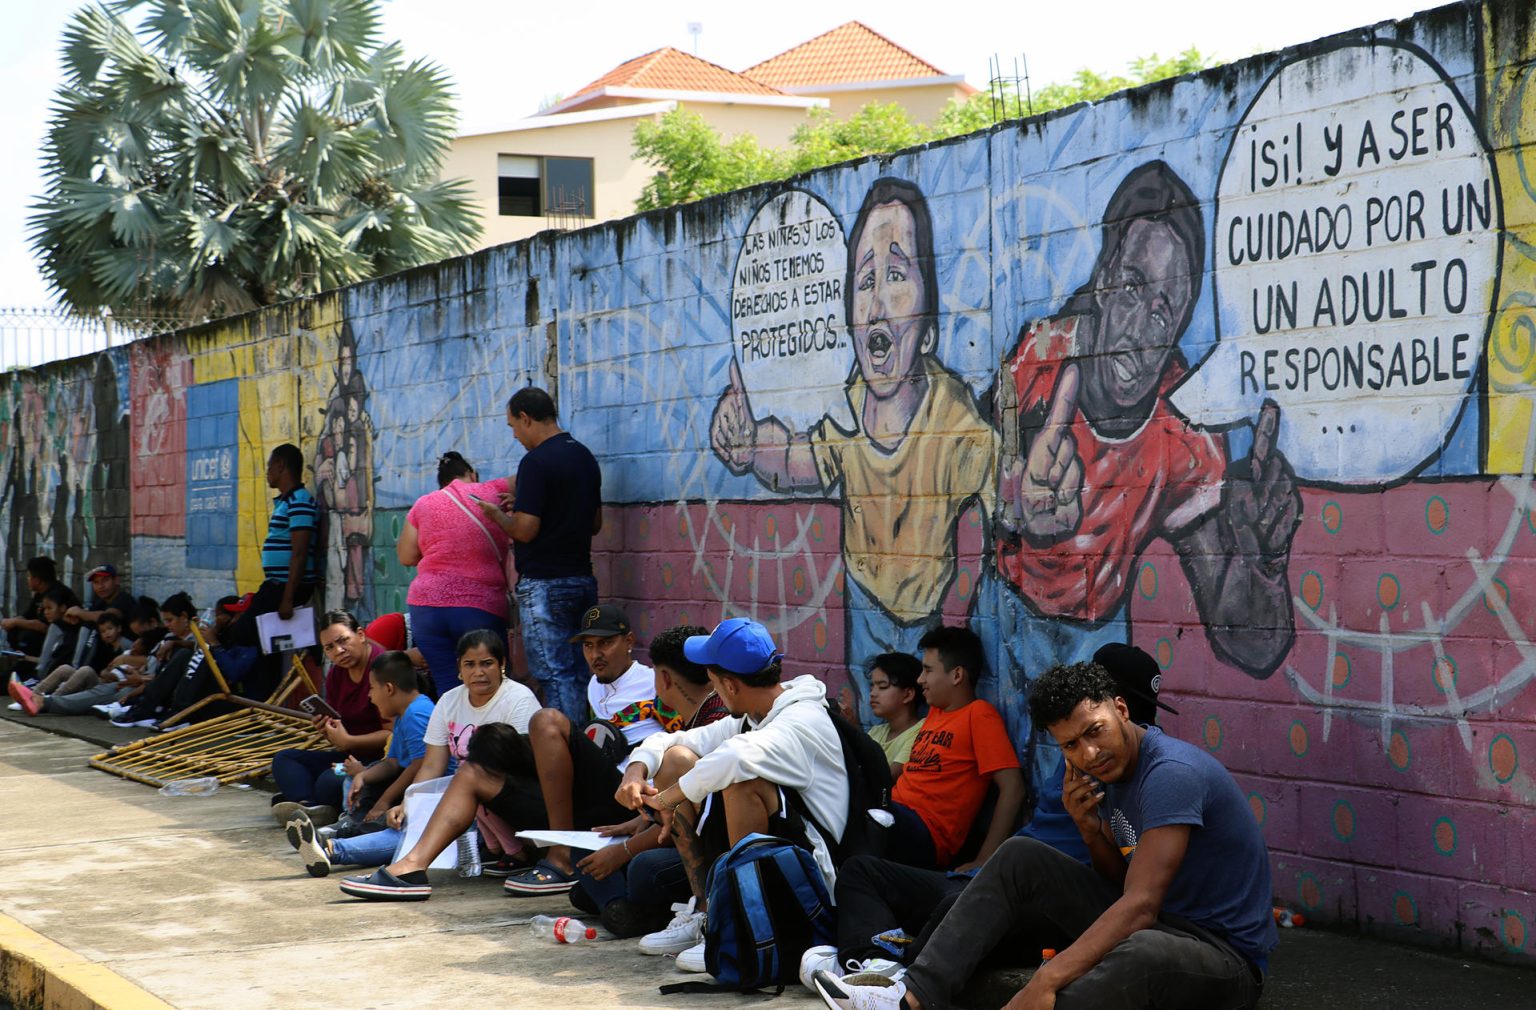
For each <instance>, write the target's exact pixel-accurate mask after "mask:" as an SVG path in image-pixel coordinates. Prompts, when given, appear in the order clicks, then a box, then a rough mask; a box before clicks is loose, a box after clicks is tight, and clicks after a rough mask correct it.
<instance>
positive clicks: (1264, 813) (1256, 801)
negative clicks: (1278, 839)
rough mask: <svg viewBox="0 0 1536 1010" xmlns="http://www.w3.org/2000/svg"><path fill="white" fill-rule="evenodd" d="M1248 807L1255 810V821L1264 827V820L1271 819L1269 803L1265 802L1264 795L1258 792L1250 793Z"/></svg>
mask: <svg viewBox="0 0 1536 1010" xmlns="http://www.w3.org/2000/svg"><path fill="white" fill-rule="evenodd" d="M1248 809H1249V810H1251V811H1253V821H1254V823H1255V824H1257V825H1258V826H1259V827H1261V828H1262V827H1263V826H1264V822H1265V821H1266V820H1268V819H1269V804H1268V803H1265V802H1264V797H1262V796H1260V795H1259V794H1258V793H1249V794H1248Z"/></svg>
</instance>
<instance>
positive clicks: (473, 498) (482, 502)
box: [464, 491, 495, 505]
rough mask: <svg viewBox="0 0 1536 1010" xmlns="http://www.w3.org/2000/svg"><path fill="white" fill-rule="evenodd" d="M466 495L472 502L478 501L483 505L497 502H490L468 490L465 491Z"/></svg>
mask: <svg viewBox="0 0 1536 1010" xmlns="http://www.w3.org/2000/svg"><path fill="white" fill-rule="evenodd" d="M464 497H466V498H468V499H469V500H470V501H472V502H478V503H480V504H481V505H494V504H495V502H488V501H486V500H485V499H484V498H482V497H480V496H479V495H477V494H471V493H470V492H468V491H465V492H464Z"/></svg>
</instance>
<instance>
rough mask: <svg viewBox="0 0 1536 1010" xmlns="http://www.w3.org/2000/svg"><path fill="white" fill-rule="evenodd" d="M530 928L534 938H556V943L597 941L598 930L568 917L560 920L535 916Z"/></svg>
mask: <svg viewBox="0 0 1536 1010" xmlns="http://www.w3.org/2000/svg"><path fill="white" fill-rule="evenodd" d="M528 928H529V929H531V930H532V931H533V935H534V936H537V937H554V940H555V942H556V943H582V942H583V941H586V940H596V939H597V930H595V929H593V928H592V927H591V926H588V925H587V924H586V923H584V922H582V921H581V920H580V919H573V918H571V917H570V916H568V915H562V916H560V917H558V918H556V917H555V916H553V915H535V916H534V917H533V918H532V919H530V920H528Z"/></svg>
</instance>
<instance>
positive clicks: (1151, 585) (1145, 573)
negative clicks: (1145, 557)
mask: <svg viewBox="0 0 1536 1010" xmlns="http://www.w3.org/2000/svg"><path fill="white" fill-rule="evenodd" d="M1136 591H1137V592H1138V593H1140V594H1141V596H1142V599H1146V600H1155V599H1157V568H1156V566H1154V565H1153V564H1152V562H1150V561H1145V562H1142V565H1141V571H1140V572H1138V573H1137V575H1136Z"/></svg>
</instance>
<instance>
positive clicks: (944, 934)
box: [815, 663, 1278, 1010]
mask: <svg viewBox="0 0 1536 1010" xmlns="http://www.w3.org/2000/svg"><path fill="white" fill-rule="evenodd" d="M1029 708H1030V716H1031V718H1032V719H1033V720H1034V724H1035V725H1036V726H1044V727H1045V728H1046V729H1047V730H1048V731H1049V732H1050V734H1051V735H1052V736H1053V737H1055V738H1056V742H1057V743H1058V744H1059V745H1060V746H1061V752H1062V755H1063V756H1064V757H1065V759H1066V775H1065V782H1064V785H1063V792H1062V799H1063V802H1064V804H1065V806H1066V808H1067V812H1068V813H1069V814H1071V816H1072V820H1073V823H1074V824H1076V826H1077V829H1078V831H1079V832H1080V833H1081V834H1082V837H1083V841H1084V843H1085V844H1086V845H1087V846H1088V851H1089V853H1090V855H1091V856H1092V859H1093V865H1092V867H1091V868H1090V867H1088V866H1084V865H1083V864H1082V863H1079V862H1077V861H1076V860H1074V859H1072V858H1071V857H1069V856H1065V855H1062V854H1061V853H1060V852H1058V851H1057V850H1055V849H1053V848H1051V847H1050V846H1048V845H1045V844H1044V843H1042V842H1038V841H1036V840H1034V839H1032V838H1018V837H1016V838H1013V839H1010V840H1009V841H1007V842H1004V843H1003V844H1002V846H1001V847H999V848H998V850H997V852H996V853H995V854H994V855H993V856H992V858H991V859H990V860H988V861H987V863H986V864H985V865H984V866H983V867H982V869H981V872H980V873H978V874H977V876H976V880H975V881H974V882H973V883H972V884H971V885H970V887H968V888H966V890H965V891H964V893H963V894H962V895H961V896H960V898H959V900H957V901H956V902H955V905H954V907H953V908H952V909H951V910H950V912H949V914H948V915H946V916H945V917H944V921H943V922H942V923H940V925H939V927H938V928H937V929H936V930H935V931H934V933H933V936H932V938H931V939H930V940H929V941H928V946H927V947H925V948H924V949H923V952H922V953H921V954H920V955H918V958H917V960H916V961H915V962H914V963H913V965H912V966H911V967H910V968H909V969H908V970H907V974H906V977H905V979H904V980H902V981H894V980H891V979H884V978H878V979H877V978H873V977H871V976H870V975H868V974H864V975H858V976H847V977H844V978H838V977H837V976H836V975H833V974H831V973H829V972H825V971H823V972H818V973H817V974H816V976H815V983H816V989H817V991H818V992H819V993H820V994H821V997H822V999H823V1000H824V1001H825V1002H826V1004H827V1005H828V1006H829V1007H832V1008H834V1010H949V1008H950V1007H951V1006H952V1005H953V1002H954V1000H955V999H956V998H957V997H958V996H959V994H960V991H961V989H963V988H964V986H965V984H966V983H967V982H968V981H969V980H970V977H971V974H972V973H973V972H974V971H975V970H976V966H977V965H978V964H980V963H981V961H982V959H983V958H985V957H986V955H987V954H988V953H989V952H990V951H991V949H992V947H993V946H994V945H995V944H996V943H997V942H998V941H999V940H1001V939H1002V938H1004V937H1006V936H1009V935H1010V934H1013V933H1014V932H1015V931H1016V930H1019V929H1029V930H1030V931H1031V932H1032V933H1033V932H1038V935H1040V936H1041V937H1042V943H1041V946H1042V947H1046V946H1049V947H1053V948H1055V949H1057V950H1059V951H1060V953H1058V954H1057V955H1056V956H1055V957H1053V958H1051V959H1050V960H1049V961H1047V962H1045V963H1044V964H1042V965H1041V966H1040V968H1039V970H1037V971H1036V972H1035V973H1034V975H1033V976H1032V977H1031V978H1030V980H1029V983H1028V984H1027V985H1025V986H1024V988H1023V989H1021V990H1019V992H1018V993H1017V994H1016V995H1015V996H1014V997H1013V999H1012V1000H1011V1001H1009V1003H1008V1010H1049V1008H1053V1007H1054V1008H1057V1010H1077V1008H1093V1010H1148V1008H1152V1007H1183V1006H1187V1007H1201V1008H1202V1010H1246V1008H1251V1007H1253V1006H1254V1005H1256V1004H1257V1003H1258V1001H1259V996H1260V995H1261V993H1262V992H1263V986H1264V974H1265V972H1266V971H1267V970H1268V959H1269V954H1270V952H1271V951H1272V950H1274V948H1275V945H1276V943H1277V942H1278V937H1277V934H1276V931H1275V923H1274V918H1273V915H1272V911H1271V897H1272V893H1271V886H1270V875H1269V853H1268V851H1267V850H1266V849H1265V846H1264V838H1263V836H1262V835H1261V834H1260V832H1259V828H1258V825H1257V824H1256V823H1255V822H1254V818H1253V814H1252V813H1251V811H1250V810H1249V807H1248V802H1247V800H1246V799H1245V798H1244V797H1243V793H1242V791H1241V790H1240V789H1239V788H1238V786H1237V783H1236V782H1234V781H1233V779H1232V776H1231V775H1230V774H1229V773H1228V772H1227V770H1226V769H1225V768H1223V767H1222V766H1221V764H1220V763H1219V762H1218V761H1217V760H1216V759H1215V758H1213V757H1212V756H1211V755H1210V754H1208V753H1207V752H1205V751H1203V750H1201V749H1200V748H1198V747H1195V746H1192V745H1191V744H1188V743H1185V742H1184V741H1182V740H1175V739H1174V738H1173V737H1170V736H1168V735H1166V734H1165V733H1163V732H1162V730H1160V729H1158V728H1156V727H1155V726H1152V727H1148V726H1141V725H1138V724H1136V723H1134V722H1132V721H1131V719H1130V715H1129V712H1128V710H1127V708H1126V702H1125V699H1124V698H1123V697H1120V696H1118V695H1117V692H1116V688H1115V682H1114V681H1113V680H1112V679H1111V678H1110V676H1109V674H1108V673H1106V672H1105V670H1104V668H1103V667H1101V666H1099V665H1098V664H1096V663H1074V664H1072V665H1070V666H1055V667H1052V668H1051V669H1050V670H1048V671H1047V672H1046V673H1045V674H1043V675H1042V676H1041V677H1040V679H1039V680H1038V681H1037V682H1036V683H1035V686H1034V690H1033V691H1032V692H1031V694H1030V698H1029Z"/></svg>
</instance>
